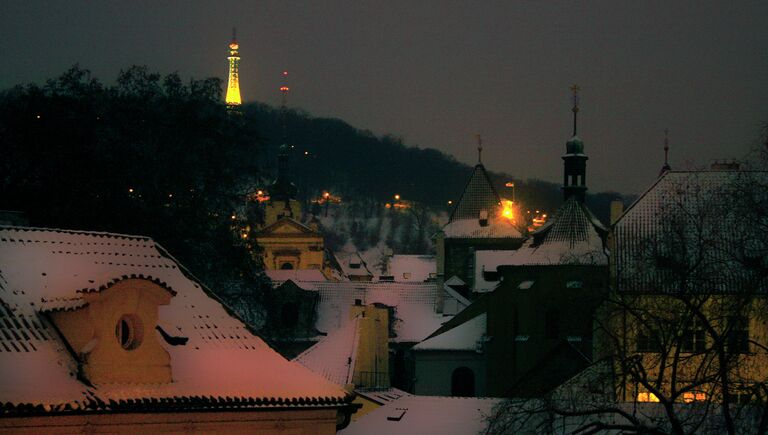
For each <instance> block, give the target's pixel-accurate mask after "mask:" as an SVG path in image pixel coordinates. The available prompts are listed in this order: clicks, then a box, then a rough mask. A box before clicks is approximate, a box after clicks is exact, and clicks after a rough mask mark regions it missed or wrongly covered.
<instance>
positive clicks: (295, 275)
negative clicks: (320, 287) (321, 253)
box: [264, 269, 325, 285]
mask: <svg viewBox="0 0 768 435" xmlns="http://www.w3.org/2000/svg"><path fill="white" fill-rule="evenodd" d="M264 273H265V274H266V275H267V276H268V277H269V279H271V280H272V283H273V284H274V285H279V284H282V283H283V282H285V281H288V280H289V279H290V280H291V281H293V282H300V281H323V280H325V276H324V275H323V272H321V271H319V270H317V269H293V270H282V269H273V270H265V271H264Z"/></svg>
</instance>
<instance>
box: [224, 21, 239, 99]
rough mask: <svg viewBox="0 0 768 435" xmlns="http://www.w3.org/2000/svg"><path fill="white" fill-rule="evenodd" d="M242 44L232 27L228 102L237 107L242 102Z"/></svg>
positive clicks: (228, 57)
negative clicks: (238, 41)
mask: <svg viewBox="0 0 768 435" xmlns="http://www.w3.org/2000/svg"><path fill="white" fill-rule="evenodd" d="M239 49H240V44H238V43H237V35H236V34H235V29H234V28H233V29H232V41H231V42H230V43H229V56H227V60H228V61H229V77H228V79H227V96H226V99H225V101H226V103H227V106H228V107H233V108H234V107H237V106H239V105H240V104H242V100H241V99H240V51H239Z"/></svg>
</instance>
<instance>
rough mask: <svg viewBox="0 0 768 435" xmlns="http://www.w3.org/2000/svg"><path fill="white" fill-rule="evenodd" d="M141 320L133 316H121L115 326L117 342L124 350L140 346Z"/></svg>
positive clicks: (141, 334) (141, 336) (141, 335)
mask: <svg viewBox="0 0 768 435" xmlns="http://www.w3.org/2000/svg"><path fill="white" fill-rule="evenodd" d="M143 332H144V331H143V329H142V325H141V319H140V318H139V316H137V315H135V314H123V316H122V317H120V320H118V321H117V326H115V336H116V337H117V342H118V343H120V346H121V347H122V348H123V349H125V350H133V349H136V348H137V347H139V346H140V345H141V339H142V338H143V335H144V334H143Z"/></svg>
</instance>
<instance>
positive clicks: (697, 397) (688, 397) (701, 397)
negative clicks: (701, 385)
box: [683, 392, 707, 403]
mask: <svg viewBox="0 0 768 435" xmlns="http://www.w3.org/2000/svg"><path fill="white" fill-rule="evenodd" d="M706 400H707V393H702V392H688V393H683V402H685V403H693V402H704V401H706Z"/></svg>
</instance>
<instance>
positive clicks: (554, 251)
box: [511, 196, 608, 266]
mask: <svg viewBox="0 0 768 435" xmlns="http://www.w3.org/2000/svg"><path fill="white" fill-rule="evenodd" d="M606 233H607V230H606V229H605V227H604V226H603V225H602V224H601V223H600V221H599V220H598V219H597V218H596V217H595V216H594V215H593V214H592V212H590V211H589V209H588V208H587V207H586V206H585V205H584V204H583V203H581V202H579V201H578V200H577V199H576V197H573V196H572V197H571V198H569V199H568V200H567V201H566V202H565V203H563V205H562V206H561V207H560V209H559V210H558V211H557V213H556V214H555V216H553V217H552V219H550V221H549V222H547V223H546V224H545V225H544V226H543V227H541V228H539V229H538V230H537V231H536V232H535V233H533V235H532V236H531V237H530V238H529V239H528V240H526V241H525V242H524V243H523V246H521V247H520V249H518V250H517V252H516V253H515V254H514V255H513V256H512V259H511V264H512V265H516V266H526V265H564V264H569V265H573V264H577V265H596V266H605V265H607V264H608V256H607V254H606V250H605V247H604V243H603V237H604V235H605V234H606Z"/></svg>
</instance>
